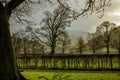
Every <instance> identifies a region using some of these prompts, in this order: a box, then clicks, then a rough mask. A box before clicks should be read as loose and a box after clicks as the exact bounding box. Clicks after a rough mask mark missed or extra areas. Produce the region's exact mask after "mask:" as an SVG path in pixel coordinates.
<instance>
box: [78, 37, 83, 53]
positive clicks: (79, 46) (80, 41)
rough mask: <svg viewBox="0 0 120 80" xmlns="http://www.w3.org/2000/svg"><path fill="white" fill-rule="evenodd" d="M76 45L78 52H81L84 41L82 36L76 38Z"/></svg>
mask: <svg viewBox="0 0 120 80" xmlns="http://www.w3.org/2000/svg"><path fill="white" fill-rule="evenodd" d="M77 45H78V51H79V53H80V54H82V52H83V48H84V46H85V42H84V40H83V38H82V37H79V38H78V44H77Z"/></svg>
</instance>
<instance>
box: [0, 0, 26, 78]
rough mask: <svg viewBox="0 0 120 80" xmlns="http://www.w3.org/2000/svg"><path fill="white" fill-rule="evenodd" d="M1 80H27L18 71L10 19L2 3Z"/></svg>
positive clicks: (0, 38) (0, 5)
mask: <svg viewBox="0 0 120 80" xmlns="http://www.w3.org/2000/svg"><path fill="white" fill-rule="evenodd" d="M0 80H25V79H24V78H23V77H22V75H21V74H20V72H19V71H18V69H17V66H16V63H15V58H14V54H13V50H12V43H11V36H10V31H9V17H8V15H7V14H6V13H5V8H4V6H3V5H2V3H1V2H0Z"/></svg>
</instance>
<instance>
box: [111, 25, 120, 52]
mask: <svg viewBox="0 0 120 80" xmlns="http://www.w3.org/2000/svg"><path fill="white" fill-rule="evenodd" d="M111 32H112V41H111V46H112V47H113V48H115V49H117V50H118V52H119V54H120V26H118V27H115V28H114V29H113V30H112V31H111Z"/></svg>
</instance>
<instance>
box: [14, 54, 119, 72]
mask: <svg viewBox="0 0 120 80" xmlns="http://www.w3.org/2000/svg"><path fill="white" fill-rule="evenodd" d="M16 59H17V64H18V66H19V68H32V69H35V68H36V69H81V70H85V69H86V70H92V69H93V70H96V69H97V70H119V69H120V55H119V54H109V55H108V54H82V55H40V54H34V55H33V54H29V55H24V54H23V55H19V56H17V57H16Z"/></svg>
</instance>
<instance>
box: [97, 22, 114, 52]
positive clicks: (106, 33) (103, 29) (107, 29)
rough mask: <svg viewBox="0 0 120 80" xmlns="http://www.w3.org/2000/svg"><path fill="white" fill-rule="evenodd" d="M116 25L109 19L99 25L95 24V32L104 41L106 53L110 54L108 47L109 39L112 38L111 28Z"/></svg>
mask: <svg viewBox="0 0 120 80" xmlns="http://www.w3.org/2000/svg"><path fill="white" fill-rule="evenodd" d="M115 26H116V25H115V24H114V23H110V22H109V21H105V22H103V23H102V24H101V25H99V26H97V29H96V33H97V35H98V36H99V37H101V38H102V40H103V41H104V42H105V47H106V49H107V54H110V51H109V47H110V41H111V39H112V32H111V30H112V29H113V28H114V27H115Z"/></svg>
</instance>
